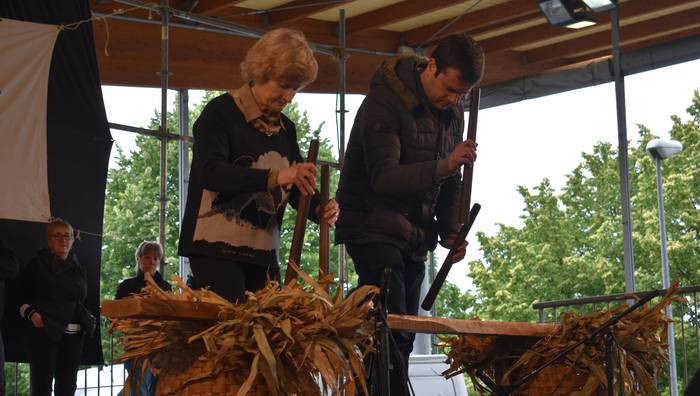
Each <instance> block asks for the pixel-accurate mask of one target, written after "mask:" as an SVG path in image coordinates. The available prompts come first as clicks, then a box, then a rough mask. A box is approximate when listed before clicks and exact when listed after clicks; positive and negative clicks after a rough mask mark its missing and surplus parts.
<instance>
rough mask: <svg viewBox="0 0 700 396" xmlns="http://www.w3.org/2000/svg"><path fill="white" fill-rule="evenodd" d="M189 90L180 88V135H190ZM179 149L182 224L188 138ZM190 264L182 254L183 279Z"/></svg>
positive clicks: (187, 167)
mask: <svg viewBox="0 0 700 396" xmlns="http://www.w3.org/2000/svg"><path fill="white" fill-rule="evenodd" d="M189 96H190V95H189V91H188V90H186V89H180V90H178V95H177V98H178V112H177V125H178V130H179V134H180V136H187V135H189V127H190V110H189V99H190V98H189ZM178 143H179V144H178V149H179V154H180V155H179V156H178V157H179V161H178V170H179V172H178V173H179V177H178V191H179V193H180V202H179V205H178V208H179V212H178V215H179V219H180V221H179V224H182V218H183V217H184V216H185V204H186V203H187V185H188V183H189V173H190V170H189V168H190V167H189V165H190V152H189V144H188V142H187V140H185V139H182V140H180V141H179V142H178ZM188 264H189V262H188V260H187V258H186V257H182V256H180V262H179V271H178V272H179V274H180V277H181V278H182V279H187V275H188V271H187V265H188Z"/></svg>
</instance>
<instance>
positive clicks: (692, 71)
mask: <svg viewBox="0 0 700 396" xmlns="http://www.w3.org/2000/svg"><path fill="white" fill-rule="evenodd" d="M625 85H626V90H627V121H628V126H627V133H628V137H629V139H630V140H631V141H632V144H633V145H636V143H635V142H636V139H637V136H638V135H637V130H638V128H637V126H636V125H637V124H644V125H646V126H647V127H649V128H651V130H652V132H653V133H654V134H656V135H660V136H661V137H668V131H669V130H670V128H671V125H672V123H671V119H670V116H671V115H672V114H676V115H680V116H681V117H682V118H683V119H686V120H687V119H688V118H689V117H688V115H687V113H686V112H685V109H686V108H687V107H688V106H689V105H690V103H691V98H692V95H693V90H695V89H697V88H698V87H700V61H693V62H687V63H683V64H679V65H675V66H670V67H666V68H662V69H658V70H654V71H650V72H646V73H640V74H636V75H633V76H629V77H627V78H626V80H625ZM102 91H103V94H104V99H105V107H106V110H107V118H108V119H109V121H110V122H115V123H120V124H127V125H132V126H138V127H145V126H147V124H148V122H149V119H150V117H152V116H153V114H154V111H155V110H156V109H160V90H158V89H148V88H125V87H111V86H104V87H103V90H102ZM169 95H170V96H171V100H170V101H169V103H172V100H173V99H174V97H175V96H174V92H172V91H171V92H169ZM201 95H202V92H201V91H199V92H197V91H191V92H190V103H194V102H197V101H199V100H201ZM295 100H296V101H297V102H299V108H300V109H301V110H306V111H307V112H308V116H309V120H310V123H311V126H312V127H314V128H315V127H316V126H317V125H319V124H320V123H321V122H325V125H324V127H323V136H325V137H327V138H328V139H330V140H331V141H332V142H337V139H336V123H335V103H336V102H335V96H334V95H321V94H303V93H302V94H298V95H297V96H296V98H295ZM361 101H362V96H361V95H348V96H347V97H346V107H347V109H348V111H349V113H348V115H347V119H346V128H347V134H348V135H347V136H349V133H350V128H351V127H352V121H353V119H354V117H355V112H356V111H357V108H358V107H359V105H360V103H361ZM615 115H616V109H615V92H614V85H613V84H612V83H610V84H605V85H600V86H596V87H591V88H584V89H580V90H576V91H570V92H565V93H562V94H557V95H551V96H547V97H544V98H538V99H531V100H526V101H522V102H518V103H514V104H510V105H505V106H500V107H495V108H490V109H486V110H482V111H481V112H480V114H479V125H478V133H477V142H478V144H479V148H478V155H479V157H478V159H477V162H476V165H475V169H474V187H473V196H472V202H478V203H480V204H481V205H482V210H481V213H480V214H479V217H478V219H477V221H476V223H475V225H474V230H476V231H483V232H486V233H487V234H493V233H494V232H495V231H496V230H497V226H496V224H497V223H504V224H507V225H516V226H517V225H519V224H521V221H520V219H519V216H520V215H521V212H522V208H523V203H522V200H521V199H520V197H519V195H518V194H517V192H516V186H518V185H525V186H528V187H532V186H535V185H537V184H538V183H539V182H540V181H541V180H542V179H543V178H545V177H546V178H549V179H550V180H551V181H552V184H553V186H554V187H555V188H561V187H563V185H564V183H565V182H566V174H567V173H569V172H570V171H572V170H573V169H574V167H575V166H576V165H577V164H578V163H579V162H580V161H581V153H582V152H589V151H590V150H591V149H592V147H593V145H595V144H596V143H597V142H611V143H613V144H614V146H617V124H616V121H615V120H616V118H615ZM112 136H113V138H114V140H115V143H116V144H119V145H120V146H122V147H123V148H125V149H126V150H131V149H133V148H134V145H133V138H134V135H133V134H132V133H128V132H119V131H114V130H113V131H112ZM347 136H346V137H347ZM114 152H115V151H114V150H113V153H114ZM469 240H470V243H471V245H470V248H469V251H468V254H467V260H473V259H477V258H479V257H481V252H480V251H479V249H478V244H477V243H476V241H475V238H473V237H472V238H470V239H469ZM439 255H440V253H439ZM467 273H468V270H467V266H466V261H464V262H463V265H455V266H454V267H453V270H452V272H451V274H450V277H449V280H450V281H451V282H453V283H456V284H458V285H460V287H462V288H468V287H470V285H471V282H470V281H469V278H468V276H467ZM621 282H624V280H621Z"/></svg>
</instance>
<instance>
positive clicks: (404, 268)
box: [346, 243, 425, 396]
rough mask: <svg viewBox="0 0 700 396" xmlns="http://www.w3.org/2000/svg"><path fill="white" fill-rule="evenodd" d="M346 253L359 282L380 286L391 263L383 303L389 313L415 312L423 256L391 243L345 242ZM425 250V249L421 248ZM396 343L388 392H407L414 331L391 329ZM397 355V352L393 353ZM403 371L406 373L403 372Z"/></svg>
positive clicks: (403, 393)
mask: <svg viewBox="0 0 700 396" xmlns="http://www.w3.org/2000/svg"><path fill="white" fill-rule="evenodd" d="M346 247H347V250H348V253H349V254H350V257H352V260H353V262H354V263H355V271H356V272H357V275H358V276H359V282H358V283H359V285H360V286H363V285H374V286H378V287H381V286H382V280H383V279H384V268H385V266H387V265H389V266H391V277H390V278H389V294H388V296H387V306H388V310H389V313H393V314H403V315H415V314H417V313H418V304H419V299H420V287H421V283H423V277H424V276H425V260H424V259H415V258H414V257H416V256H417V257H421V256H423V257H424V256H425V254H422V255H420V254H419V255H416V254H413V255H408V254H405V253H402V252H401V250H400V249H399V248H398V247H396V246H393V245H391V244H386V243H369V244H354V243H353V244H347V245H346ZM423 253H425V252H423ZM391 334H392V336H393V337H394V340H395V341H396V345H397V346H398V354H397V351H394V350H392V353H391V365H392V369H391V370H390V376H391V383H390V386H391V395H392V396H403V395H409V391H408V384H407V383H406V379H405V378H404V375H407V374H408V356H409V355H410V354H411V351H412V350H413V340H414V339H415V337H416V335H415V333H408V332H399V331H394V332H392V333H391ZM397 355H398V356H397ZM404 373H406V374H404Z"/></svg>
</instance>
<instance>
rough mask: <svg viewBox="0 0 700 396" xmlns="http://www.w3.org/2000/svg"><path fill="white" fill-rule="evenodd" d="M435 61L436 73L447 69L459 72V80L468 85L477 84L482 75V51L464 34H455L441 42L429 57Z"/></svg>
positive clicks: (479, 46)
mask: <svg viewBox="0 0 700 396" xmlns="http://www.w3.org/2000/svg"><path fill="white" fill-rule="evenodd" d="M431 57H432V58H433V59H435V64H436V66H437V72H436V73H441V72H444V71H445V69H447V68H448V67H454V68H455V69H457V70H459V74H460V79H461V80H462V81H463V82H465V83H468V84H477V83H478V82H479V81H481V77H482V76H483V75H484V50H483V49H482V48H481V45H479V43H477V42H476V40H474V39H473V38H471V36H469V35H467V34H466V33H457V34H452V35H450V36H447V37H445V38H444V39H443V40H441V41H440V42H439V43H438V45H437V47H435V49H434V50H433V54H432V55H431Z"/></svg>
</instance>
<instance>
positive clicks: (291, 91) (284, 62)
mask: <svg viewBox="0 0 700 396" xmlns="http://www.w3.org/2000/svg"><path fill="white" fill-rule="evenodd" d="M317 72H318V63H317V62H316V59H315V58H314V55H313V52H312V50H311V48H310V47H309V44H308V43H307V41H306V39H305V38H304V36H303V34H302V33H300V32H298V31H295V30H290V29H284V28H281V29H275V30H272V31H270V32H268V33H267V34H265V35H264V36H263V37H262V38H261V39H260V40H258V41H257V42H256V43H255V44H254V45H253V46H252V47H251V48H250V49H249V50H248V53H247V56H246V58H245V61H244V62H243V63H242V64H241V74H242V77H243V80H244V81H245V83H244V84H243V85H242V86H241V87H239V88H237V89H234V90H231V91H229V92H228V93H225V94H223V95H221V96H219V97H217V98H215V99H213V100H212V101H211V102H209V103H208V104H207V105H206V107H205V108H204V110H203V111H202V113H201V115H200V116H199V118H198V119H197V121H196V122H195V124H194V129H193V130H194V146H193V157H192V169H191V171H190V179H189V189H188V194H187V207H186V210H185V216H184V219H183V223H182V227H181V232H180V244H179V254H180V255H182V256H187V257H189V260H190V265H191V268H192V272H193V274H194V278H195V280H196V282H197V283H198V284H199V286H202V287H206V286H208V287H210V288H211V289H212V290H213V291H215V292H217V293H219V294H220V295H222V296H223V297H225V298H227V299H229V300H230V301H237V300H241V299H243V298H244V296H245V291H247V290H248V291H255V290H257V289H259V288H261V287H263V286H264V285H265V282H266V280H267V279H279V258H278V254H279V240H280V224H281V222H282V217H283V215H284V209H285V206H286V204H287V202H288V201H289V202H290V203H291V204H292V206H294V207H296V204H297V201H298V199H299V196H300V194H308V195H313V197H312V199H311V210H310V211H309V213H310V215H309V217H310V218H311V219H312V220H314V221H318V218H319V216H325V218H327V219H328V220H329V222H330V223H331V224H333V223H335V220H336V219H337V216H338V205H337V203H336V202H335V200H331V201H330V203H329V204H328V205H326V207H325V208H324V210H323V211H321V210H320V205H319V199H318V195H317V194H316V191H315V187H316V167H315V166H314V165H313V164H308V163H304V160H303V158H302V156H301V153H300V151H299V145H298V143H297V136H296V128H295V125H294V123H293V122H292V121H291V120H290V119H289V118H287V117H286V116H285V115H284V114H282V110H283V109H284V108H285V106H287V104H289V103H290V102H291V101H292V99H293V98H294V95H295V94H296V92H297V91H299V90H301V89H302V88H304V87H305V86H306V85H307V84H309V83H310V82H312V81H313V80H314V79H315V78H316V74H317Z"/></svg>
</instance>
